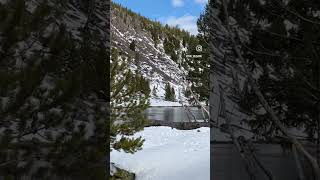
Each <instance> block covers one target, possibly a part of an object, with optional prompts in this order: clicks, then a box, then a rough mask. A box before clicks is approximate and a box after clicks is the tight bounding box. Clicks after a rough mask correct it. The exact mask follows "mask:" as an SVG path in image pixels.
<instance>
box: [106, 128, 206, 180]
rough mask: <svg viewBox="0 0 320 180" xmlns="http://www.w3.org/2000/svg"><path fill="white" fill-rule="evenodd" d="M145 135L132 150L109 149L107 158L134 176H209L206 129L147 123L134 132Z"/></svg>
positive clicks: (146, 179)
mask: <svg viewBox="0 0 320 180" xmlns="http://www.w3.org/2000/svg"><path fill="white" fill-rule="evenodd" d="M134 136H135V137H139V136H141V137H143V138H144V139H145V142H144V145H143V149H142V150H141V151H138V152H137V153H135V154H127V153H124V152H118V151H112V152H111V162H114V163H115V164H116V165H117V166H118V167H120V168H123V169H126V170H129V171H131V172H134V173H135V174H136V178H137V180H164V179H166V180H195V179H201V180H209V179H210V129H209V128H206V127H203V128H199V129H195V130H177V129H172V128H170V127H148V128H145V129H144V130H143V131H141V132H138V133H136V134H135V135H134Z"/></svg>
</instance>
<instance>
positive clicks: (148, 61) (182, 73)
mask: <svg viewBox="0 0 320 180" xmlns="http://www.w3.org/2000/svg"><path fill="white" fill-rule="evenodd" d="M119 14H120V13H119V9H117V8H112V17H111V39H112V44H111V46H112V47H113V48H116V49H118V50H120V51H121V52H122V53H123V56H124V57H126V58H129V63H130V68H131V69H132V70H133V71H135V70H137V69H138V70H139V72H140V73H141V74H142V75H143V76H144V77H145V78H147V79H148V80H149V82H150V89H151V90H153V89H155V92H156V93H155V94H153V95H152V98H153V99H154V100H153V101H151V105H155V106H156V104H153V103H152V102H159V101H161V100H164V94H165V85H166V84H167V83H169V84H170V86H171V87H173V88H174V90H175V95H176V100H177V101H184V103H186V97H185V95H184V93H183V91H184V90H185V89H186V80H185V78H186V76H187V71H186V70H185V69H184V68H183V67H182V66H179V64H178V63H177V62H175V61H173V60H172V58H171V57H170V56H169V55H168V54H166V53H165V50H164V39H165V35H163V36H162V37H160V40H159V42H157V43H155V42H154V40H153V38H152V34H151V32H150V31H149V30H147V29H146V28H145V27H142V26H141V22H139V19H138V18H133V17H131V16H128V17H126V18H123V17H120V15H119ZM125 21H126V22H125ZM128 22H129V23H128ZM133 41H134V42H135V51H133V50H132V49H130V47H129V45H130V43H132V42H133ZM178 51H179V52H177V54H180V57H179V59H178V62H179V61H181V59H182V58H181V54H182V52H186V51H187V48H186V47H183V45H182V41H181V42H180V48H179V50H178ZM137 53H138V55H137ZM137 56H138V57H137ZM137 59H139V64H136V63H134V62H135V61H136V60H137ZM175 104H179V103H175Z"/></svg>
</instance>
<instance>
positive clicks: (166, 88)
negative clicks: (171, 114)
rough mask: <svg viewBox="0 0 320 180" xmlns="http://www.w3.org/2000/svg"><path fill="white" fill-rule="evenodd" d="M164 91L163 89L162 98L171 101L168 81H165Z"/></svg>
mask: <svg viewBox="0 0 320 180" xmlns="http://www.w3.org/2000/svg"><path fill="white" fill-rule="evenodd" d="M164 91H165V94H164V99H165V100H166V101H171V98H172V95H171V93H172V91H171V87H170V84H169V83H167V84H166V85H165V88H164Z"/></svg>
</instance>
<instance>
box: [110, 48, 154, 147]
mask: <svg viewBox="0 0 320 180" xmlns="http://www.w3.org/2000/svg"><path fill="white" fill-rule="evenodd" d="M110 82H111V107H110V108H111V124H110V125H111V128H110V129H111V130H110V131H111V133H110V138H111V140H110V148H111V150H112V149H115V150H121V149H122V150H124V151H125V152H128V153H134V152H136V151H138V150H140V149H141V147H142V144H143V141H144V140H143V139H141V138H128V137H126V136H128V135H133V134H134V133H135V132H137V131H140V130H142V129H143V127H144V126H145V124H146V122H147V120H146V118H145V117H144V111H145V109H146V108H147V107H148V106H149V100H148V99H149V94H150V88H149V82H148V81H147V80H146V79H144V78H143V77H142V76H141V75H139V74H134V73H132V72H131V71H130V69H128V65H127V64H126V63H125V62H124V61H123V59H122V57H120V56H119V53H118V51H117V50H116V49H112V52H111V81H110ZM117 136H118V137H119V136H120V138H118V139H117Z"/></svg>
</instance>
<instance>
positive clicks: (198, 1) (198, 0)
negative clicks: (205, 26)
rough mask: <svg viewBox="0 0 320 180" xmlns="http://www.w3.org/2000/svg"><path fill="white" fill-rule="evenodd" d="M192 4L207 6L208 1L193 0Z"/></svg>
mask: <svg viewBox="0 0 320 180" xmlns="http://www.w3.org/2000/svg"><path fill="white" fill-rule="evenodd" d="M194 2H195V3H197V4H207V3H208V0H194Z"/></svg>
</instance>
